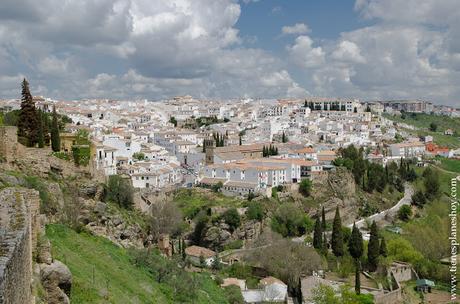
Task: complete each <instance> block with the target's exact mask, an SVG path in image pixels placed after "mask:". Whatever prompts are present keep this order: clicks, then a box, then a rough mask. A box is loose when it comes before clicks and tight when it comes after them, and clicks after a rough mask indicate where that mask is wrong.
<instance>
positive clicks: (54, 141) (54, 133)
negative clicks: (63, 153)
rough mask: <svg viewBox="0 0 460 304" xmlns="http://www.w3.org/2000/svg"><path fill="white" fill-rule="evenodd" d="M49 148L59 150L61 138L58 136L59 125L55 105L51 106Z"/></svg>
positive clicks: (54, 150)
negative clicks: (51, 119) (51, 118)
mask: <svg viewBox="0 0 460 304" xmlns="http://www.w3.org/2000/svg"><path fill="white" fill-rule="evenodd" d="M51 148H52V149H53V152H59V151H60V150H61V139H60V138H59V125H58V117H57V113H56V107H55V106H53V121H52V124H51Z"/></svg>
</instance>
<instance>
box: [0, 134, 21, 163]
mask: <svg viewBox="0 0 460 304" xmlns="http://www.w3.org/2000/svg"><path fill="white" fill-rule="evenodd" d="M17 132H18V128H17V127H10V126H0V161H6V162H12V161H13V160H14V159H16V158H18V157H22V156H23V155H24V150H23V147H22V145H20V144H18V136H17Z"/></svg>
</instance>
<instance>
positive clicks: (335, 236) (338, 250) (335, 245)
mask: <svg viewBox="0 0 460 304" xmlns="http://www.w3.org/2000/svg"><path fill="white" fill-rule="evenodd" d="M331 244H332V252H333V253H334V255H335V256H336V257H340V256H343V231H342V220H341V218H340V213H339V207H338V206H337V209H335V216H334V223H333V225H332V240H331Z"/></svg>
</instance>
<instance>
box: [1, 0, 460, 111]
mask: <svg viewBox="0 0 460 304" xmlns="http://www.w3.org/2000/svg"><path fill="white" fill-rule="evenodd" d="M24 77H26V78H27V79H28V80H29V82H30V85H31V91H32V94H33V95H43V96H46V97H51V98H56V99H81V98H114V99H149V100H158V99H163V98H169V97H173V96H177V95H185V94H190V95H192V96H194V97H196V98H218V99H227V98H242V97H251V98H284V97H292V98H304V97H307V96H324V97H352V98H360V99H362V100H383V99H409V98H410V99H412V98H417V99H424V100H429V101H432V102H433V103H437V104H449V105H456V106H460V98H459V96H460V1H458V0H240V1H238V0H65V1H63V0H41V1H36V0H1V1H0V98H1V97H3V98H17V97H19V94H20V82H21V80H22V78H24Z"/></svg>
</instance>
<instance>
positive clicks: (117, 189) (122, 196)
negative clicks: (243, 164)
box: [106, 175, 134, 209]
mask: <svg viewBox="0 0 460 304" xmlns="http://www.w3.org/2000/svg"><path fill="white" fill-rule="evenodd" d="M133 192H134V190H133V186H132V185H131V182H130V180H129V179H127V178H123V177H121V176H120V175H111V176H109V182H108V183H107V187H106V200H109V201H112V202H114V203H116V204H118V205H119V206H120V207H123V208H126V209H130V208H132V206H133V204H134V197H133Z"/></svg>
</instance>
